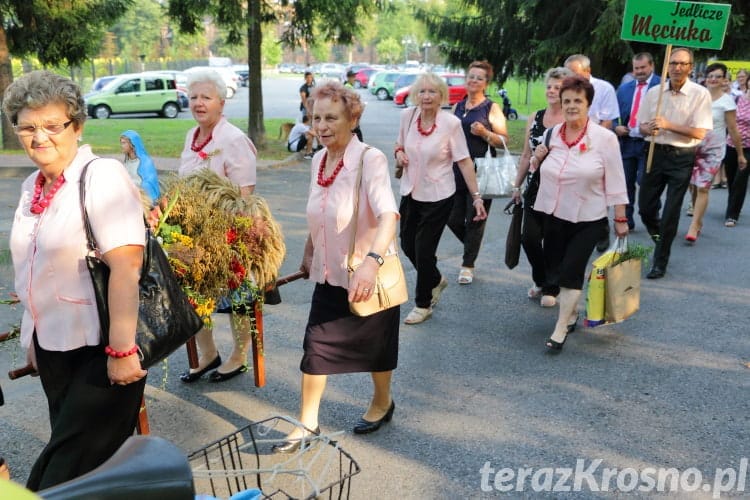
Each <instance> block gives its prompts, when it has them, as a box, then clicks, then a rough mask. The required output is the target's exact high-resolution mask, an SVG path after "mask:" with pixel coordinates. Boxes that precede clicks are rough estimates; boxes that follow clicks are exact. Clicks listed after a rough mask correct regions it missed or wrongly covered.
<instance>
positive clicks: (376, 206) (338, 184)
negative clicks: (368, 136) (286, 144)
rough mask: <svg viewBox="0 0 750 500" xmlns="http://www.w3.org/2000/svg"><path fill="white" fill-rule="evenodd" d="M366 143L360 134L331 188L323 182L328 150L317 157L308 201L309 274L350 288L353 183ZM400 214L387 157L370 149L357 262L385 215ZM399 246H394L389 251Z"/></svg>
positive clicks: (359, 219)
mask: <svg viewBox="0 0 750 500" xmlns="http://www.w3.org/2000/svg"><path fill="white" fill-rule="evenodd" d="M365 146H366V144H364V143H362V142H360V141H359V140H358V139H357V138H356V137H352V140H351V141H350V142H349V144H348V145H347V146H346V151H345V152H344V168H342V169H341V171H340V172H339V174H338V176H336V180H335V181H334V182H333V184H331V185H330V186H328V187H322V186H320V185H318V168H319V167H320V162H321V159H322V158H323V152H324V151H325V150H323V151H319V152H318V153H317V154H316V155H315V157H314V158H313V160H312V170H311V175H310V177H311V178H310V196H309V198H308V201H307V225H308V228H309V230H310V237H311V238H312V244H313V257H312V264H311V266H310V279H311V280H313V281H315V282H317V283H324V282H328V283H329V284H331V285H334V286H340V287H343V288H347V286H348V284H349V276H348V274H347V271H346V265H347V255H348V253H349V243H350V239H351V230H352V224H351V223H352V215H353V213H354V186H355V183H356V181H357V169H358V168H359V158H360V156H361V154H362V150H363V149H364V148H365ZM388 212H393V213H395V214H398V207H397V206H396V199H395V198H394V196H393V190H392V189H391V177H390V173H389V171H388V160H386V157H385V155H384V154H383V153H382V152H380V151H379V150H377V149H374V148H373V149H370V150H368V151H367V153H365V157H364V166H363V171H362V186H361V189H360V192H359V212H358V214H357V238H356V240H355V243H354V262H355V263H360V262H362V261H363V260H364V258H365V256H366V255H367V252H369V251H370V248H371V246H372V243H373V240H374V239H375V233H376V230H377V227H378V217H379V216H380V215H381V214H384V213H388ZM394 251H395V249H394V248H389V250H388V254H391V253H393V252H394Z"/></svg>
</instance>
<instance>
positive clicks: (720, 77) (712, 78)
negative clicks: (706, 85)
mask: <svg viewBox="0 0 750 500" xmlns="http://www.w3.org/2000/svg"><path fill="white" fill-rule="evenodd" d="M722 78H724V75H713V74H711V75H706V80H721V79H722Z"/></svg>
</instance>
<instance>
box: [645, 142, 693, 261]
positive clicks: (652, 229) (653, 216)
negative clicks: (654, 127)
mask: <svg viewBox="0 0 750 500" xmlns="http://www.w3.org/2000/svg"><path fill="white" fill-rule="evenodd" d="M693 163H695V148H677V147H673V146H663V145H660V144H657V145H656V146H655V147H654V158H653V162H652V164H651V172H644V174H643V182H642V183H641V189H640V193H639V197H638V209H639V211H640V214H641V220H642V221H643V224H644V225H645V226H646V229H647V230H648V232H649V234H650V235H652V236H653V235H659V238H658V241H657V242H656V248H655V249H654V266H659V267H662V268H666V267H667V264H668V263H669V254H670V250H671V248H672V241H674V237H675V235H676V234H677V227H678V224H679V222H680V210H681V209H682V201H683V199H684V198H685V191H687V188H688V184H690V175H691V174H692V172H693ZM665 188H666V190H667V197H666V200H665V202H664V209H663V210H662V213H661V216H659V203H660V200H661V195H662V193H663V192H664V189H665Z"/></svg>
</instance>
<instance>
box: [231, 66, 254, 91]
mask: <svg viewBox="0 0 750 500" xmlns="http://www.w3.org/2000/svg"><path fill="white" fill-rule="evenodd" d="M232 70H234V72H235V73H237V76H238V77H239V78H240V79H239V84H240V86H241V87H247V81H248V79H249V78H250V67H249V66H248V65H247V64H235V65H233V66H232Z"/></svg>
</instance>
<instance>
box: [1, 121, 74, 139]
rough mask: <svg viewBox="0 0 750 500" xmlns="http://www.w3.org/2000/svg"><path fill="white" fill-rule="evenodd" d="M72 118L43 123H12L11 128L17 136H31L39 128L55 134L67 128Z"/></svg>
mask: <svg viewBox="0 0 750 500" xmlns="http://www.w3.org/2000/svg"><path fill="white" fill-rule="evenodd" d="M71 123H73V120H68V121H67V122H65V123H45V124H43V125H18V124H16V125H13V130H14V131H15V132H16V135H18V136H19V137H31V136H32V135H34V134H36V131H37V130H41V131H42V132H44V133H45V134H47V135H57V134H59V133H61V132H62V131H63V130H65V129H66V128H68V127H69V126H70V124H71Z"/></svg>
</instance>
